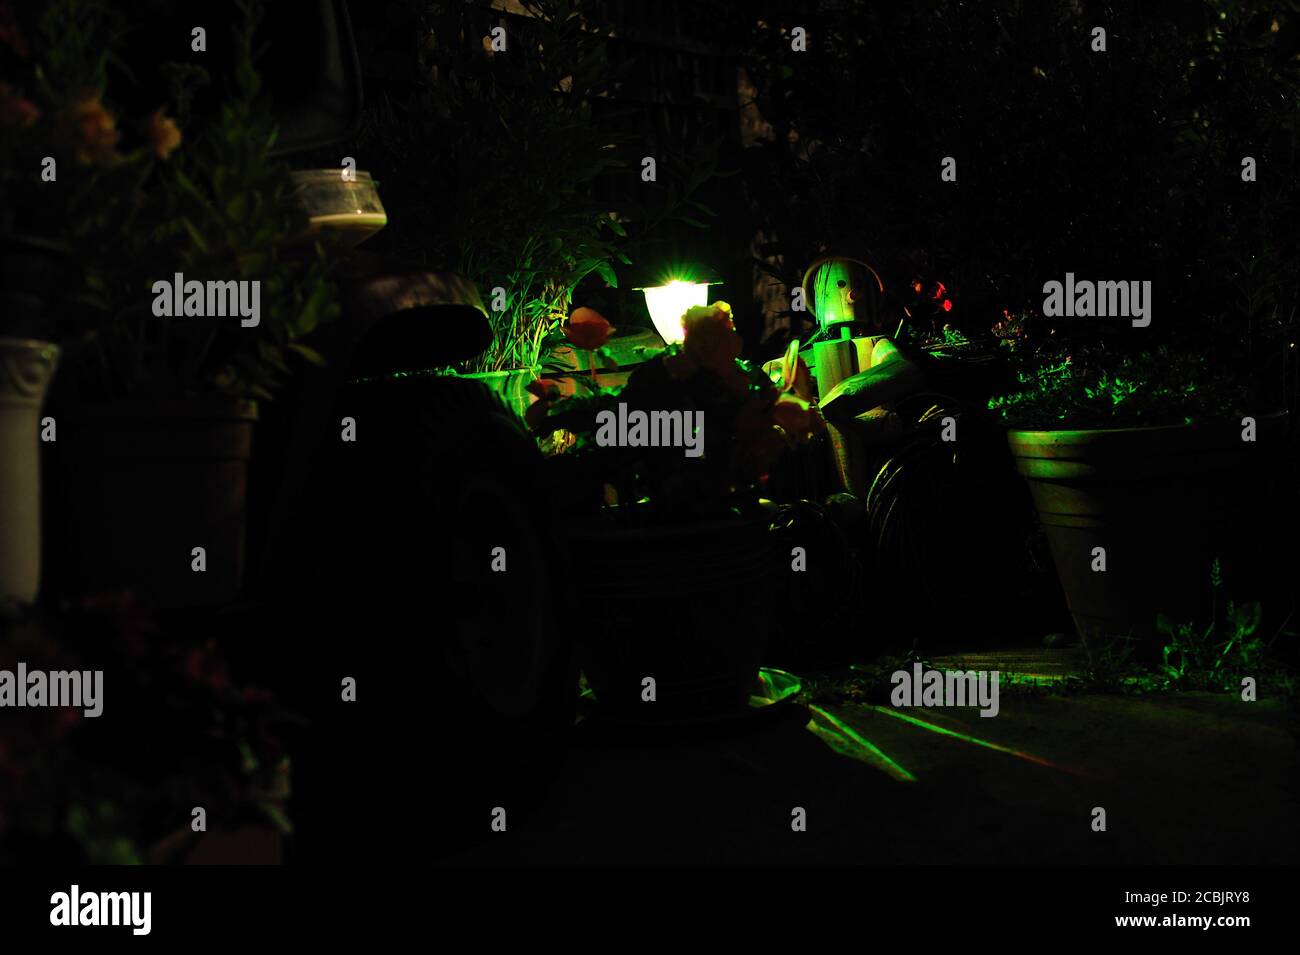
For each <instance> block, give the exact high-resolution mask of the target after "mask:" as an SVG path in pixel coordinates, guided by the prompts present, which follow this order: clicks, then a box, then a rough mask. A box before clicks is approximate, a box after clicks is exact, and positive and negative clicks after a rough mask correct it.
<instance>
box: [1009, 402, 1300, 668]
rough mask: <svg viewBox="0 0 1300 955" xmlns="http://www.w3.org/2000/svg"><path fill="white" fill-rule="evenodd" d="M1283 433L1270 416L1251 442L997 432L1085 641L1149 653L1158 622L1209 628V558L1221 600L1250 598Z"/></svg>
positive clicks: (1222, 428) (1171, 435) (1198, 434)
mask: <svg viewBox="0 0 1300 955" xmlns="http://www.w3.org/2000/svg"><path fill="white" fill-rule="evenodd" d="M1285 429H1286V415H1285V413H1279V414H1276V415H1271V416H1267V417H1261V418H1260V419H1258V431H1257V435H1256V438H1257V439H1256V440H1255V441H1254V442H1248V441H1243V440H1242V433H1243V428H1242V425H1241V422H1240V421H1222V422H1208V423H1203V424H1195V425H1181V426H1171V427H1156V428H1120V429H1106V430H1090V431H1012V432H1010V433H1009V434H1008V440H1009V442H1010V444H1011V450H1012V453H1013V454H1014V455H1015V459H1016V466H1017V469H1018V470H1019V472H1020V473H1021V474H1022V475H1023V476H1024V477H1025V479H1026V480H1027V481H1028V482H1029V487H1030V491H1031V493H1032V495H1033V499H1034V504H1035V506H1036V508H1037V510H1038V515H1039V519H1040V520H1041V522H1042V524H1043V527H1044V530H1045V531H1046V534H1047V539H1048V542H1049V544H1050V546H1051V551H1052V558H1053V560H1054V561H1055V563H1056V569H1057V573H1058V574H1059V576H1060V579H1061V584H1062V586H1063V588H1064V590H1065V594H1066V598H1067V600H1068V602H1069V606H1070V612H1071V614H1072V615H1073V617H1074V622H1075V626H1076V628H1077V630H1078V632H1079V636H1080V637H1081V638H1082V639H1083V640H1084V641H1085V642H1089V641H1103V640H1106V639H1108V638H1115V637H1130V636H1131V637H1133V638H1135V639H1136V640H1137V646H1138V648H1139V650H1140V651H1144V652H1146V653H1148V654H1150V653H1151V652H1152V651H1153V650H1154V649H1158V647H1156V646H1155V643H1156V640H1155V636H1156V630H1155V621H1156V616H1157V614H1160V613H1164V614H1166V615H1168V616H1169V617H1170V618H1171V619H1173V620H1176V621H1183V622H1191V621H1194V620H1199V621H1206V620H1208V616H1209V613H1210V596H1211V588H1210V568H1211V564H1212V562H1213V561H1214V560H1215V559H1219V560H1221V562H1222V567H1223V571H1224V576H1225V578H1226V580H1227V582H1228V584H1229V585H1232V586H1231V589H1230V591H1229V596H1232V594H1233V593H1236V594H1237V595H1238V599H1253V598H1254V597H1255V596H1257V594H1254V593H1252V592H1251V590H1252V588H1254V587H1257V586H1258V585H1259V583H1260V580H1261V575H1262V574H1263V573H1264V571H1265V570H1266V569H1267V568H1266V567H1265V566H1264V564H1263V560H1264V559H1266V558H1265V557H1264V556H1263V555H1265V554H1267V549H1265V548H1261V546H1260V538H1261V536H1262V535H1264V534H1266V533H1267V530H1268V528H1269V527H1270V526H1271V525H1273V524H1275V523H1276V522H1275V521H1271V520H1270V519H1269V518H1268V516H1267V513H1266V509H1267V507H1268V505H1269V503H1270V502H1271V501H1276V495H1275V494H1271V493H1270V484H1275V483H1276V480H1277V477H1278V469H1279V467H1280V463H1281V462H1280V454H1279V452H1280V446H1281V441H1280V440H1279V439H1280V438H1281V436H1282V435H1283V433H1284V432H1285ZM1096 548H1102V549H1104V559H1105V569H1104V570H1099V569H1094V566H1096V567H1100V566H1101V565H1100V563H1099V561H1098V557H1097V554H1099V553H1100V552H1098V551H1096Z"/></svg>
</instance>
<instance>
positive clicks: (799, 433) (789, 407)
mask: <svg viewBox="0 0 1300 955" xmlns="http://www.w3.org/2000/svg"><path fill="white" fill-rule="evenodd" d="M772 420H773V422H774V423H775V424H776V425H777V427H779V428H780V429H781V430H782V431H784V432H785V433H786V435H787V436H788V437H789V438H790V440H792V441H797V442H800V443H803V442H806V441H809V440H811V439H812V437H813V436H814V435H816V434H819V433H821V432H822V431H825V430H826V422H825V420H823V419H822V416H821V412H820V411H818V410H817V408H816V406H814V405H812V404H809V403H808V402H807V401H805V400H804V399H802V398H800V397H799V396H798V395H794V394H790V393H786V394H783V395H781V396H780V397H779V398H777V399H776V404H774V405H773V406H772Z"/></svg>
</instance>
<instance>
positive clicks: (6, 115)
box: [0, 83, 41, 129]
mask: <svg viewBox="0 0 1300 955" xmlns="http://www.w3.org/2000/svg"><path fill="white" fill-rule="evenodd" d="M40 118H41V111H40V109H39V108H38V107H37V106H36V104H35V103H33V102H32V101H31V100H29V99H27V98H26V97H25V96H19V95H18V93H17V91H15V90H14V88H13V87H12V86H10V85H9V84H8V83H0V126H18V127H19V128H22V129H26V128H27V127H28V126H31V125H32V124H33V123H35V122H36V121H37V120H38V119H40Z"/></svg>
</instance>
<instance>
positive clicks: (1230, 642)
mask: <svg viewBox="0 0 1300 955" xmlns="http://www.w3.org/2000/svg"><path fill="white" fill-rule="evenodd" d="M1210 586H1211V587H1212V588H1213V594H1214V600H1213V604H1212V607H1213V609H1212V611H1211V618H1210V621H1209V623H1207V624H1204V625H1199V624H1196V623H1175V622H1173V621H1171V620H1170V619H1169V618H1168V617H1166V616H1165V615H1164V614H1161V615H1160V616H1159V618H1158V619H1157V627H1158V629H1159V630H1160V633H1161V634H1163V635H1164V636H1165V638H1166V639H1167V640H1168V641H1169V642H1168V643H1167V644H1165V646H1164V649H1163V650H1162V652H1161V663H1160V671H1161V673H1162V674H1163V675H1164V676H1165V678H1166V679H1168V681H1169V683H1170V685H1172V686H1175V687H1180V688H1188V689H1205V690H1225V689H1231V688H1233V687H1240V685H1241V677H1242V676H1254V677H1257V678H1258V676H1259V666H1260V663H1261V662H1262V658H1263V654H1264V641H1263V639H1262V638H1261V637H1260V636H1259V624H1260V616H1261V612H1260V605H1259V603H1258V602H1252V603H1246V604H1242V605H1240V606H1238V605H1237V604H1235V603H1233V602H1232V601H1231V600H1229V601H1228V602H1227V605H1226V606H1225V607H1224V608H1223V612H1222V615H1220V613H1219V608H1220V596H1219V591H1220V589H1221V588H1222V586H1223V576H1222V574H1221V572H1220V569H1219V562H1218V561H1217V560H1216V561H1215V562H1214V564H1213V566H1212V568H1211V570H1210Z"/></svg>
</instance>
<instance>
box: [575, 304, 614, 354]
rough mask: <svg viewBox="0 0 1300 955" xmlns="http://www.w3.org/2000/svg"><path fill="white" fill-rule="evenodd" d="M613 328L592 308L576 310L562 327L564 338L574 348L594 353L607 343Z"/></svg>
mask: <svg viewBox="0 0 1300 955" xmlns="http://www.w3.org/2000/svg"><path fill="white" fill-rule="evenodd" d="M613 331H614V329H613V326H611V325H610V324H609V322H607V321H606V320H605V316H603V315H601V314H600V312H598V311H596V310H595V309H594V308H585V307H584V308H577V309H574V310H573V314H572V315H570V316H569V320H568V322H566V323H565V325H564V337H565V338H567V339H568V340H569V344H571V345H572V346H573V347H574V348H585V349H587V350H589V351H595V350H596V349H597V348H600V347H602V346H603V345H604V344H605V342H607V341H609V336H610V333H611V332H613Z"/></svg>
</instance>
